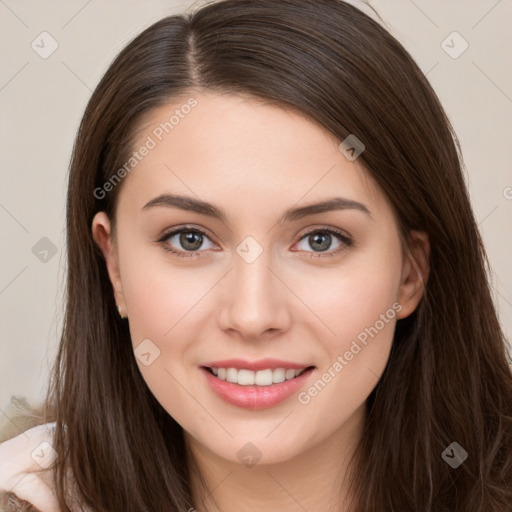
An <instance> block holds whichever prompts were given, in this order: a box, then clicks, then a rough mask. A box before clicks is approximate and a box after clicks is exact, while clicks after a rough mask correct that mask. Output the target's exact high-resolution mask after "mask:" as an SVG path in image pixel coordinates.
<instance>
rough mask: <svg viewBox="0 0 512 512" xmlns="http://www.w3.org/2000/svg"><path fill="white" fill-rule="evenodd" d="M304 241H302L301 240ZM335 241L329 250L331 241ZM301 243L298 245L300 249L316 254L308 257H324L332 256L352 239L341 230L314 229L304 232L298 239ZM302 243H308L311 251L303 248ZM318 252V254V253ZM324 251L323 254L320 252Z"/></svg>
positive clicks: (345, 246) (346, 246)
mask: <svg viewBox="0 0 512 512" xmlns="http://www.w3.org/2000/svg"><path fill="white" fill-rule="evenodd" d="M303 241H304V242H303ZM333 242H337V245H336V246H335V248H334V250H331V251H329V252H327V251H328V250H329V248H331V247H332V243H333ZM301 243H303V246H302V247H299V249H301V250H305V251H306V252H313V253H317V254H312V255H311V256H310V257H314V258H316V257H324V256H334V255H336V254H338V253H340V252H342V251H344V250H345V249H347V248H348V247H350V246H351V245H352V239H351V238H350V237H348V236H347V235H345V234H343V233H342V232H341V231H337V230H334V229H326V228H322V229H314V230H312V231H309V232H308V233H306V234H305V235H304V236H303V237H302V238H301V239H300V241H299V246H300V244H301ZM304 245H309V247H312V248H313V251H308V250H307V249H306V248H304ZM318 253H320V254H318ZM321 253H324V254H321Z"/></svg>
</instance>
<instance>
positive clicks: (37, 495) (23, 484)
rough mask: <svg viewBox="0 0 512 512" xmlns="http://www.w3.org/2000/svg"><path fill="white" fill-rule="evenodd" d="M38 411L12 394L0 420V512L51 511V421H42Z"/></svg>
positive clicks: (53, 424)
mask: <svg viewBox="0 0 512 512" xmlns="http://www.w3.org/2000/svg"><path fill="white" fill-rule="evenodd" d="M42 421H43V418H42V414H41V411H40V410H39V409H37V408H34V407H32V406H30V405H29V404H28V402H27V401H26V399H24V398H19V397H12V398H11V402H10V404H9V405H8V407H7V408H6V409H5V411H4V414H3V415H2V418H1V422H0V512H46V511H48V512H55V511H58V509H57V507H56V499H55V496H54V495H53V492H52V487H53V486H52V481H51V471H50V470H48V468H49V466H50V465H51V464H52V462H53V461H54V460H55V453H54V451H53V452H52V442H53V429H54V427H55V423H42Z"/></svg>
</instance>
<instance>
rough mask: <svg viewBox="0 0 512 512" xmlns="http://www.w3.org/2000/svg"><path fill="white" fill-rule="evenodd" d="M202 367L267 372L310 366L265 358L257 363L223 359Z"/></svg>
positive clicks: (300, 368)
mask: <svg viewBox="0 0 512 512" xmlns="http://www.w3.org/2000/svg"><path fill="white" fill-rule="evenodd" d="M202 366H208V368H236V369H237V370H252V371H254V372H255V371H258V370H267V369H269V368H270V369H272V370H274V369H275V368H284V369H285V370H302V368H307V367H308V366H313V365H311V364H300V363H293V362H290V361H280V360H279V359H272V358H268V357H267V358H265V359H260V360H259V361H245V360H244V359H224V360H222V361H214V362H212V363H205V364H204V365H202Z"/></svg>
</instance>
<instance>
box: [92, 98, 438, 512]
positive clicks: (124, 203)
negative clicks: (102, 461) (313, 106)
mask: <svg viewBox="0 0 512 512" xmlns="http://www.w3.org/2000/svg"><path fill="white" fill-rule="evenodd" d="M189 97H190V95H189V96H184V97H182V98H179V99H174V101H173V102H172V103H169V104H168V105H165V106H161V107H159V108H157V109H155V110H153V111H151V112H149V113H148V115H147V116H146V117H145V119H144V120H143V122H142V123H141V124H140V125H139V127H138V132H137V137H138V138H137V143H136V144H135V147H139V146H140V144H142V143H143V141H144V140H146V137H147V136H148V134H151V133H152V130H154V129H155V127H157V126H158V125H159V124H160V123H161V122H162V121H163V120H166V119H168V118H169V115H170V114H172V112H173V111H174V110H175V109H176V108H179V107H180V105H183V104H184V103H185V102H186V101H187V99H188V98H189ZM193 97H194V98H196V99H197V101H198V105H197V107H195V108H194V109H193V110H192V111H191V113H190V114H188V116H186V117H185V118H184V119H182V120H180V123H179V125H177V126H176V127H175V128H174V129H173V131H172V132H171V133H170V134H169V135H167V136H166V137H164V138H163V140H162V141H161V142H159V143H158V145H157V146H156V147H155V148H154V149H152V150H151V151H150V152H149V154H148V155H147V156H146V157H145V158H144V159H143V160H142V161H141V162H140V163H139V164H138V165H137V166H136V168H135V169H134V170H133V171H132V172H131V173H130V174H128V175H127V176H126V177H125V178H124V179H123V182H122V185H121V186H122V188H121V190H120V195H119V202H118V204H117V208H116V213H115V214H116V220H117V224H116V232H115V236H112V235H113V233H112V232H111V226H110V222H109V219H108V217H107V216H106V214H105V213H104V212H99V213H98V214H97V215H96V216H95V217H94V220H93V223H92V233H93V236H94V239H95V241H96V243H97V244H98V246H99V247H100V248H101V250H102V252H103V254H104V257H105V261H106V264H107V268H108V272H109V276H110V280H111V282H112V287H113V293H114V295H115V299H116V302H117V304H118V305H119V306H120V307H121V311H122V313H123V314H124V315H127V316H128V318H129V327H130V333H131V338H132V343H133V347H134V348H136V347H137V346H138V345H139V344H140V343H141V342H142V340H145V339H148V338H149V339H150V340H151V342H152V343H153V344H154V345H155V346H156V347H158V349H159V350H160V355H159V357H157V358H156V359H155V360H154V361H153V362H152V363H151V364H150V365H149V366H145V365H143V364H141V362H140V361H139V360H138V365H139V367H140V371H141V373H142V375H143V378H144V379H145V381H146V382H147V384H148V387H149V388H150V390H151V391H152V392H153V393H154V395H155V397H156V398H157V399H158V401H159V402H160V403H161V404H162V406H163V407H164V408H165V409H166V410H167V411H168V412H169V414H170V415H172V416H173V417H174V418H175V419H176V421H177V422H178V423H179V424H180V425H181V426H182V427H183V429H184V432H185V438H186V444H187V449H188V451H189V456H190V457H194V458H195V459H196V460H197V463H198V465H199V468H200V470H201V473H202V474H203V476H204V478H205V481H206V483H207V485H208V488H209V489H210V490H211V494H209V495H208V496H207V498H206V499H207V503H206V506H205V508H204V510H207V511H208V512H210V511H214V510H218V509H219V510H222V511H223V512H234V511H240V510H243V511H258V512H259V511H260V510H278V509H279V510H280V511H281V512H287V511H296V510H302V509H301V506H302V507H304V509H306V510H308V511H327V510H331V507H338V508H337V509H336V510H343V508H339V507H341V501H342V498H343V496H344V495H345V494H346V486H347V484H348V482H349V475H350V473H349V472H348V469H347V467H348V463H349V460H350V455H351V453H352V450H353V449H354V447H355V445H356V443H357V442H358V440H359V439H360V437H361V432H362V429H363V426H364V421H365V401H366V398H367V397H368V395H369V394H370V393H371V391H372V390H373V389H374V387H375V385H376V384H377V382H378V379H379V378H380V376H381V374H382V372H383V370H384V368H385V366H386V363H387V360H388V357H389V353H390V349H391V344H392V339H393V333H394V329H395V325H396V321H397V319H398V318H405V317H407V316H408V315H410V314H411V313H412V312H413V311H414V310H415V308H416V307H417V305H418V303H419V301H420V300H421V297H422V293H423V289H422V282H425V281H426V280H427V278H428V265H427V263H426V262H427V261H428V255H429V243H428V238H427V236H426V235H425V234H424V233H421V232H412V233H411V237H412V241H413V242H412V245H411V251H412V255H413V256H414V260H412V259H410V258H408V257H407V256H406V255H405V253H404V251H403V250H402V247H401V243H400V239H399V235H398V227H397V222H396V217H395V214H394V212H393V208H392V206H391V205H390V203H389V202H388V200H387V197H386V196H385V195H384V193H383V192H382V191H381V190H380V189H379V188H378V186H377V185H376V183H375V182H374V181H373V179H372V178H371V176H370V174H369V173H368V172H367V171H366V170H365V168H364V167H363V166H362V164H361V163H360V162H359V160H357V159H356V160H355V161H349V160H348V159H347V158H346V157H345V156H344V155H343V154H342V153H341V152H340V151H339V149H338V145H339V143H340V142H341V141H340V140H338V139H337V138H336V137H335V136H334V135H332V134H331V133H330V132H328V131H327V130H325V129H324V128H323V127H321V126H319V125H318V124H316V123H315V122H313V121H312V120H310V119H308V118H307V117H305V116H304V115H302V114H300V113H297V112H295V111H292V110H289V109H287V110H285V109H281V108H278V107H276V106H270V105H266V104H264V102H262V101H258V100H254V98H250V97H248V96H235V95H231V94H222V95H221V94H217V93H215V94H214V93H210V92H197V91H195V92H194V94H193ZM163 192H168V193H177V194H183V195H188V196H191V197H194V198H200V199H202V200H205V201H208V202H211V203H213V204H215V205H216V206H217V207H220V208H222V209H223V210H224V211H225V212H226V215H227V221H226V223H224V222H222V221H220V220H217V219H213V218H211V217H208V216H206V215H204V214H200V213H195V212H187V211H183V210H180V209H177V208H170V207H165V206H161V207H154V208H149V209H147V210H142V207H143V206H144V205H145V204H146V203H147V202H148V201H149V200H151V199H152V198H154V197H156V196H158V195H160V194H162V193H163ZM333 195H340V196H343V197H346V198H350V199H352V200H355V201H358V202H360V203H363V204H364V205H366V206H367V208H368V209H369V210H370V212H371V217H370V216H368V215H366V214H365V213H363V212H361V211H358V210H355V209H351V210H337V211H330V212H325V213H320V214H315V215H313V216H309V217H305V218H302V219H300V220H294V221H291V222H287V223H284V224H279V223H278V222H277V221H278V219H279V218H280V217H281V215H282V214H283V212H284V211H285V210H287V209H288V208H292V207H296V206H303V205H306V204H309V203H312V202H317V201H320V200H324V199H328V198H331V197H333ZM189 224H192V227H193V228H199V229H202V230H204V231H206V233H207V235H208V237H203V238H202V241H203V243H202V245H200V248H199V252H201V253H202V255H201V256H192V257H190V258H180V257H178V256H175V255H173V254H171V253H169V252H167V251H166V250H165V249H164V247H163V246H164V244H167V246H171V247H174V248H175V249H176V250H178V251H182V252H187V250H188V253H189V254H190V253H193V252H194V251H193V250H191V249H190V247H191V245H190V244H189V245H185V246H184V245H182V244H180V239H179V235H175V236H172V237H169V238H167V240H166V241H164V242H162V243H161V244H159V243H157V242H155V240H157V239H158V238H159V237H160V236H161V235H163V234H165V232H166V231H169V230H170V229H169V228H173V227H181V226H182V225H189ZM311 228H318V229H320V230H321V229H326V228H331V229H332V228H334V229H336V228H337V229H339V230H342V231H343V233H345V234H346V235H347V234H348V235H349V236H350V237H351V238H352V240H353V244H352V245H351V246H346V247H345V248H344V249H343V250H341V251H340V252H338V253H336V250H337V249H338V248H339V247H340V246H343V242H341V241H340V240H338V239H337V238H336V236H334V235H332V238H331V242H330V245H329V240H328V239H327V241H326V242H325V246H326V247H327V250H326V251H323V252H322V250H321V249H319V246H318V245H315V242H314V240H311V238H309V237H308V236H304V234H305V233H307V231H308V230H309V229H311ZM322 233H324V236H325V231H323V232H322ZM247 236H251V237H253V238H254V239H255V240H256V241H257V242H258V243H259V244H260V246H261V247H262V249H263V252H262V254H261V255H260V256H259V257H258V258H257V259H256V260H255V261H254V262H252V263H248V262H247V261H245V260H244V259H243V258H242V257H240V256H239V254H238V253H237V252H236V248H237V246H238V245H239V244H240V243H241V242H242V241H243V240H244V239H245V238H246V237H247ZM200 240H201V238H200ZM308 240H309V241H308ZM185 243H186V241H185ZM198 245H199V244H198ZM320 245H321V244H320ZM192 247H193V244H192ZM195 252H196V253H197V252H198V251H195ZM329 252H330V253H331V254H333V256H332V257H329V256H322V254H325V253H329ZM312 255H313V257H311V256H312ZM415 260H416V261H415ZM397 302H398V303H399V304H400V306H401V309H400V311H399V313H398V314H396V316H395V318H394V319H392V320H390V321H388V323H385V326H384V327H383V328H382V329H381V330H379V332H378V334H377V335H376V336H374V337H373V338H369V340H368V343H367V345H366V346H363V348H362V350H361V351H360V352H358V353H357V355H355V356H354V357H353V359H352V360H350V361H348V362H347V363H348V364H347V365H346V366H344V368H343V369H342V371H340V372H338V373H337V374H336V377H334V378H332V380H331V381H330V382H329V383H328V384H327V385H326V386H325V387H324V388H323V389H322V390H321V391H320V392H319V393H318V394H317V395H316V396H314V397H313V398H312V399H311V400H310V402H309V403H307V404H303V403H300V402H299V400H298V397H297V395H294V396H292V397H291V398H289V399H287V400H286V401H284V402H282V403H280V404H278V405H276V406H274V407H271V408H269V409H262V410H248V409H243V408H238V407H235V406H233V405H230V404H227V403H225V402H224V401H222V400H221V399H220V398H219V397H217V395H215V394H214V393H213V392H212V391H211V390H210V388H209V387H208V385H207V384H206V380H205V378H204V376H203V375H202V373H201V371H200V370H199V366H200V365H202V364H205V363H206V362H208V361H214V360H219V359H226V358H231V357H240V358H245V359H250V360H254V359H260V358H263V357H274V358H278V359H284V360H293V361H296V362H300V363H303V364H304V365H306V366H307V365H315V366H316V370H315V372H314V375H312V376H310V378H309V380H308V382H307V384H306V385H305V386H304V387H303V388H302V389H301V390H302V391H304V390H307V389H308V388H309V387H311V386H312V385H313V383H314V382H315V381H316V380H317V379H318V378H320V377H321V375H322V374H323V373H325V372H327V371H328V368H329V367H332V366H333V364H334V363H335V361H336V360H337V357H338V356H339V355H343V354H344V353H345V352H346V351H347V350H349V349H350V347H351V343H352V342H353V340H354V339H356V337H357V336H358V334H360V333H361V332H362V331H364V329H365V328H366V327H369V326H374V325H375V324H376V321H377V320H379V318H380V315H381V314H384V313H385V312H386V311H387V310H389V309H390V308H391V307H392V305H393V304H394V303H397ZM249 442H250V443H253V444H254V445H255V446H256V447H257V449H258V450H259V452H261V459H260V460H259V461H258V462H257V464H256V465H254V466H252V467H248V466H247V465H245V464H243V463H242V462H241V460H240V459H239V457H238V455H237V454H238V452H239V450H241V449H242V448H243V447H244V446H246V444H247V443H249ZM247 449H248V448H245V450H247ZM345 477H346V478H345ZM193 488H194V493H195V494H196V495H197V496H199V487H198V485H197V480H196V478H194V479H193ZM212 497H213V498H214V499H215V501H216V503H217V506H218V509H217V508H216V507H215V505H214V504H213V501H212ZM332 509H333V510H334V509H335V508H332Z"/></svg>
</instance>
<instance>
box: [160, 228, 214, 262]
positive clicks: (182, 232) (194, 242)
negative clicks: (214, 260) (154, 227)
mask: <svg viewBox="0 0 512 512" xmlns="http://www.w3.org/2000/svg"><path fill="white" fill-rule="evenodd" d="M205 239H206V240H209V241H210V243H212V242H211V240H210V238H209V237H208V235H207V234H206V233H205V232H204V231H202V230H201V229H198V228H191V227H182V228H180V229H175V230H173V231H171V232H169V233H166V234H165V235H163V236H162V238H160V239H159V240H158V242H160V243H161V244H162V246H163V248H164V249H165V250H166V251H169V252H171V253H173V254H176V256H179V257H184V258H189V257H195V256H200V255H201V254H200V252H202V251H199V249H200V248H201V247H202V246H203V243H204V241H205ZM173 244H174V246H173ZM176 245H177V246H178V248H176V247H175V246H176ZM212 246H213V247H215V244H213V243H212ZM208 248H210V249H211V248H212V247H206V249H208ZM203 249H204V247H203Z"/></svg>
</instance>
